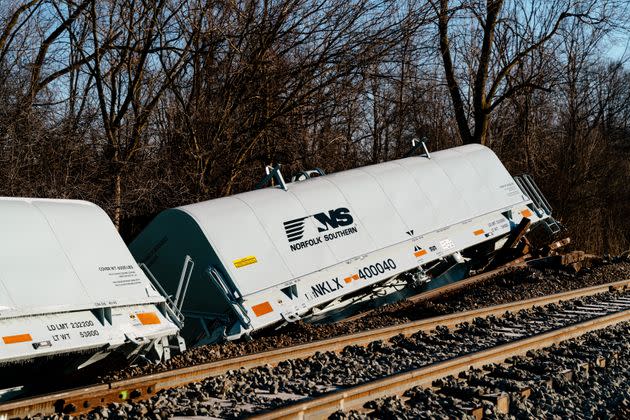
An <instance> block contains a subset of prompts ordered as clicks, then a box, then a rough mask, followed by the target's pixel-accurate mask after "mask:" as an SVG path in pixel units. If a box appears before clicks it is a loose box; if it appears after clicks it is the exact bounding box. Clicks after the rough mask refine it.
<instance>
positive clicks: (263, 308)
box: [130, 145, 553, 344]
mask: <svg viewBox="0 0 630 420" xmlns="http://www.w3.org/2000/svg"><path fill="white" fill-rule="evenodd" d="M517 181H518V184H517ZM280 182H282V180H281V179H280ZM550 216H551V209H550V208H549V206H548V203H547V202H546V200H544V197H542V195H541V194H540V193H539V191H538V190H537V188H535V185H534V184H533V182H531V180H530V179H527V178H526V179H516V180H515V179H514V178H512V176H511V175H510V174H509V173H508V171H507V170H506V169H505V167H504V166H503V165H502V164H501V162H500V161H499V159H498V158H497V156H496V155H495V154H494V153H493V152H492V151H491V150H490V149H488V148H486V147H484V146H481V145H466V146H462V147H456V148H453V149H449V150H444V151H439V152H435V153H432V154H431V156H428V155H427V156H415V157H409V158H405V159H400V160H396V161H392V162H386V163H381V164H377V165H372V166H366V167H362V168H358V169H352V170H348V171H344V172H340V173H335V174H331V175H325V176H320V177H314V178H311V179H307V180H304V181H299V182H293V183H289V184H286V185H284V184H281V185H278V186H276V187H270V188H265V189H259V190H254V191H250V192H246V193H242V194H237V195H234V196H230V197H225V198H219V199H215V200H210V201H206V202H202V203H198V204H192V205H186V206H182V207H179V208H175V209H170V210H166V211H164V212H162V213H161V214H159V215H158V216H157V217H156V219H155V220H154V221H153V222H152V223H151V224H150V225H149V226H148V227H147V228H146V229H145V230H144V231H143V232H142V233H141V234H140V235H139V236H138V237H137V238H136V239H135V240H134V241H133V242H132V244H131V245H130V249H131V252H132V254H133V255H134V257H135V258H136V260H137V261H138V262H139V263H141V265H143V267H145V269H146V271H147V273H149V274H150V275H152V276H154V277H155V279H157V281H158V282H159V283H161V284H162V286H163V287H164V289H165V290H166V293H168V294H170V295H171V296H173V297H174V300H175V304H176V306H177V307H179V308H181V309H182V311H183V313H184V316H185V318H186V322H185V327H184V336H185V337H186V339H187V341H188V342H189V344H194V343H207V342H212V341H216V340H220V339H224V338H228V339H232V338H238V337H240V336H242V335H243V334H249V333H251V332H252V331H255V330H259V329H261V328H264V327H268V326H271V325H274V324H279V323H282V322H291V321H295V320H297V319H302V318H306V317H310V316H314V315H316V314H317V313H318V312H319V313H321V311H326V310H328V309H329V308H335V307H341V306H342V305H344V304H347V303H348V302H356V301H357V300H361V299H366V298H368V297H370V296H371V295H374V294H379V293H381V292H388V291H392V290H397V288H398V287H400V284H401V282H402V283H403V284H411V283H416V284H418V283H421V284H425V287H429V285H431V282H437V284H438V285H439V284H441V283H440V281H443V280H444V279H440V280H438V279H436V278H435V277H436V276H437V273H438V271H436V269H435V267H438V266H442V267H444V266H448V265H449V264H450V265H451V266H454V265H457V264H465V263H466V262H467V261H468V260H470V259H471V258H474V257H473V256H474V255H478V254H479V253H480V251H482V252H486V253H487V252H492V251H494V250H495V249H497V248H498V247H499V246H501V244H502V241H503V242H504V241H505V240H506V236H507V235H508V234H509V233H510V232H511V231H512V230H513V229H515V228H516V226H517V225H518V224H519V222H521V220H522V219H523V218H525V217H526V218H528V219H529V220H531V221H532V222H533V223H536V222H541V223H550V224H552V223H553V222H550V221H551V220H553V219H551V218H550ZM473 251H474V252H473ZM410 280H412V281H410Z"/></svg>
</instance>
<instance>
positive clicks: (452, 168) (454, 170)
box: [432, 151, 497, 215]
mask: <svg viewBox="0 0 630 420" xmlns="http://www.w3.org/2000/svg"><path fill="white" fill-rule="evenodd" d="M449 155H450V156H449ZM432 160H435V162H436V163H437V164H438V165H439V166H440V167H441V168H442V170H443V171H444V173H446V174H448V177H449V179H450V180H451V182H452V183H453V185H454V186H455V188H456V189H457V191H458V192H459V194H460V195H461V198H462V200H464V201H465V202H466V204H467V205H468V209H470V212H471V214H472V215H480V214H484V213H487V211H488V208H495V209H496V208H497V203H496V201H497V200H495V199H494V195H493V194H491V193H490V190H488V187H487V186H486V185H485V184H484V182H483V181H484V180H483V178H482V177H481V176H480V175H479V173H478V172H477V170H476V168H475V167H474V166H473V165H472V164H471V163H470V162H469V161H468V159H467V158H466V155H465V154H462V153H457V152H456V151H451V153H450V154H437V155H436V156H435V158H433V159H432Z"/></svg>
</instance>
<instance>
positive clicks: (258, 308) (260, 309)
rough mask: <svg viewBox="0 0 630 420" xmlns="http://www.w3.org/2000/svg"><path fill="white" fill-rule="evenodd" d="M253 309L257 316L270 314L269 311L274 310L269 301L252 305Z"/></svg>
mask: <svg viewBox="0 0 630 420" xmlns="http://www.w3.org/2000/svg"><path fill="white" fill-rule="evenodd" d="M252 311H254V313H255V314H256V316H262V315H265V314H268V313H269V312H273V308H272V307H271V304H270V303H269V302H263V303H259V304H258V305H254V306H252Z"/></svg>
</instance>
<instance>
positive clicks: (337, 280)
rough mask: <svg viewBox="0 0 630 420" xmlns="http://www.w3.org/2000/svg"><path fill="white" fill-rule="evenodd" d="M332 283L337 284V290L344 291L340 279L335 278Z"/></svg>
mask: <svg viewBox="0 0 630 420" xmlns="http://www.w3.org/2000/svg"><path fill="white" fill-rule="evenodd" d="M332 281H333V282H334V283H335V286H337V289H336V290H339V289H343V285H342V284H341V283H340V282H339V277H335V278H334V279H332Z"/></svg>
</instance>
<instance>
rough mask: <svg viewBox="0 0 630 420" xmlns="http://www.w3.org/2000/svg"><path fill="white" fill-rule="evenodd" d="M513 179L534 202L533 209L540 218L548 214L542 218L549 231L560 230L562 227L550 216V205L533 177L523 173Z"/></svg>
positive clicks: (556, 231)
mask: <svg viewBox="0 0 630 420" xmlns="http://www.w3.org/2000/svg"><path fill="white" fill-rule="evenodd" d="M514 181H515V182H516V184H517V185H518V186H519V188H520V189H521V191H522V192H523V193H524V194H525V195H526V196H527V197H528V198H529V199H530V200H532V203H534V207H535V208H534V211H536V213H537V214H538V217H541V218H542V217H543V216H545V215H547V216H549V217H546V218H545V219H544V220H545V223H546V224H547V226H549V229H550V230H551V232H552V233H554V234H555V233H558V232H560V230H561V229H562V227H561V226H560V224H559V223H558V222H557V221H556V220H555V219H554V218H553V217H551V212H552V209H551V205H550V204H549V201H547V199H546V198H545V196H544V195H543V193H542V191H540V188H538V185H537V184H536V181H534V178H532V177H531V175H529V174H523V175H521V176H515V177H514Z"/></svg>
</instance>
